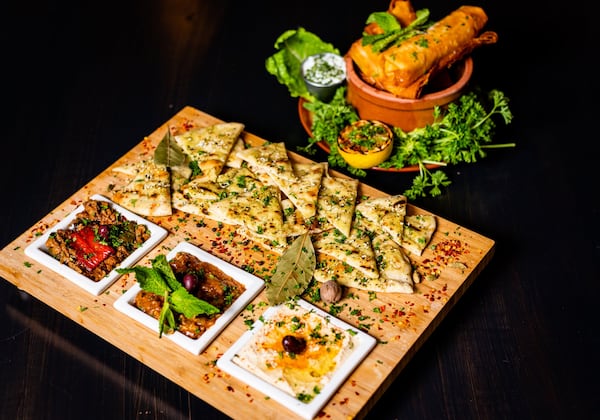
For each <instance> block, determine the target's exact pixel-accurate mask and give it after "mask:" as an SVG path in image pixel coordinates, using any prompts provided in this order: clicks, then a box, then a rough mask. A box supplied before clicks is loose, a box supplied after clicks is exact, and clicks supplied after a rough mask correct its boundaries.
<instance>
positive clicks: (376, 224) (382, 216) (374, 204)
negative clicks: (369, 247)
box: [356, 195, 407, 245]
mask: <svg viewBox="0 0 600 420" xmlns="http://www.w3.org/2000/svg"><path fill="white" fill-rule="evenodd" d="M406 203H407V200H406V197H405V196H403V195H392V196H386V197H376V198H369V199H367V200H364V201H361V202H360V203H358V204H357V205H356V213H357V218H358V219H359V220H360V221H361V222H363V223H364V225H365V226H367V228H368V229H369V230H370V231H371V232H381V231H384V232H386V233H387V234H389V235H390V236H391V238H392V239H393V240H394V241H395V242H396V243H397V244H398V245H400V244H401V243H402V232H403V230H404V216H405V215H406Z"/></svg>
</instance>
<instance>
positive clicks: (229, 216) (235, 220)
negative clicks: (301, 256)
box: [206, 185, 286, 243]
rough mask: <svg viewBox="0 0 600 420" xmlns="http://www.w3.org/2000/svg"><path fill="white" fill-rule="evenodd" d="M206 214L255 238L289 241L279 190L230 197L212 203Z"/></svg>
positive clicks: (270, 188) (264, 190) (254, 191)
mask: <svg viewBox="0 0 600 420" xmlns="http://www.w3.org/2000/svg"><path fill="white" fill-rule="evenodd" d="M206 211H207V215H208V217H210V218H211V219H213V220H217V221H219V222H223V223H227V224H229V225H237V226H240V227H242V228H244V229H245V230H246V231H248V232H249V233H250V234H252V235H253V236H255V237H258V238H263V239H268V240H271V241H275V242H278V243H285V242H286V235H285V232H284V230H283V212H282V209H281V204H280V201H279V190H278V189H277V188H275V187H273V186H270V185H268V186H264V187H261V188H258V189H255V190H252V191H248V192H243V193H240V194H235V195H231V196H229V197H226V198H224V199H222V200H219V201H216V202H214V203H212V204H210V205H209V206H208V208H207V210H206Z"/></svg>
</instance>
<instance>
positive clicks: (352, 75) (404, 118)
mask: <svg viewBox="0 0 600 420" xmlns="http://www.w3.org/2000/svg"><path fill="white" fill-rule="evenodd" d="M344 59H345V60H346V73H347V81H348V94H347V100H348V103H350V104H351V105H352V106H353V107H354V108H355V109H356V111H357V112H358V115H359V117H360V118H361V119H364V120H379V121H382V122H384V123H386V124H389V125H392V126H395V127H400V128H401V129H402V130H404V131H411V130H414V129H415V128H418V127H424V126H425V125H427V124H431V123H432V122H433V109H434V107H435V106H444V105H447V104H449V103H450V102H452V101H454V100H456V99H458V98H459V97H460V96H461V95H462V93H463V92H464V90H465V87H466V86H467V83H468V82H469V80H470V79H471V76H472V74H473V59H472V58H471V57H467V58H465V59H464V60H462V61H460V62H458V63H455V64H454V65H453V66H452V68H451V69H449V70H448V71H447V72H445V74H440V75H438V77H436V78H435V79H436V80H432V81H431V82H430V83H429V86H428V87H427V88H428V89H431V86H434V85H436V84H437V85H441V86H442V87H441V88H440V89H439V90H434V91H426V90H424V94H423V95H422V96H421V97H420V98H419V99H405V98H398V97H396V96H394V95H392V94H391V93H389V92H385V91H383V90H379V89H376V88H375V87H373V86H371V85H369V84H368V83H366V82H364V81H363V80H362V79H361V78H360V76H359V75H358V72H357V70H356V68H355V66H354V62H353V61H352V59H351V58H350V57H349V56H345V57H344Z"/></svg>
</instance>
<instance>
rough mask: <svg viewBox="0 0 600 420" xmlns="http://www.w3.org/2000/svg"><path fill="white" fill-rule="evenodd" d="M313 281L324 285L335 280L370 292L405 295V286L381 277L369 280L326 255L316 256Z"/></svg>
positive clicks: (358, 271)
mask: <svg viewBox="0 0 600 420" xmlns="http://www.w3.org/2000/svg"><path fill="white" fill-rule="evenodd" d="M313 277H314V279H315V280H317V281H318V282H321V283H325V282H326V281H328V280H335V281H336V282H337V283H339V284H341V285H343V286H346V287H354V288H356V289H361V290H367V291H370V292H383V293H406V290H407V289H406V286H404V285H403V284H401V283H399V282H396V281H389V280H386V279H384V278H382V277H377V278H369V277H366V276H365V275H364V273H362V272H361V271H360V270H355V269H352V267H349V266H348V265H347V264H345V263H344V262H343V261H340V260H338V259H337V258H333V257H331V256H328V255H323V254H321V255H317V268H316V269H315V271H314V273H313Z"/></svg>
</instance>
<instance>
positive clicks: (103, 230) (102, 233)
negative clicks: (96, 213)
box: [98, 225, 109, 240]
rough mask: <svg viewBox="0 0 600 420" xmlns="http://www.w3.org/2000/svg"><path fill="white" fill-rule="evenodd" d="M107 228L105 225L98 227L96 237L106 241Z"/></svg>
mask: <svg viewBox="0 0 600 420" xmlns="http://www.w3.org/2000/svg"><path fill="white" fill-rule="evenodd" d="M108 232H109V229H108V226H106V225H100V226H98V236H100V237H101V238H102V239H104V240H107V239H108Z"/></svg>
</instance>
